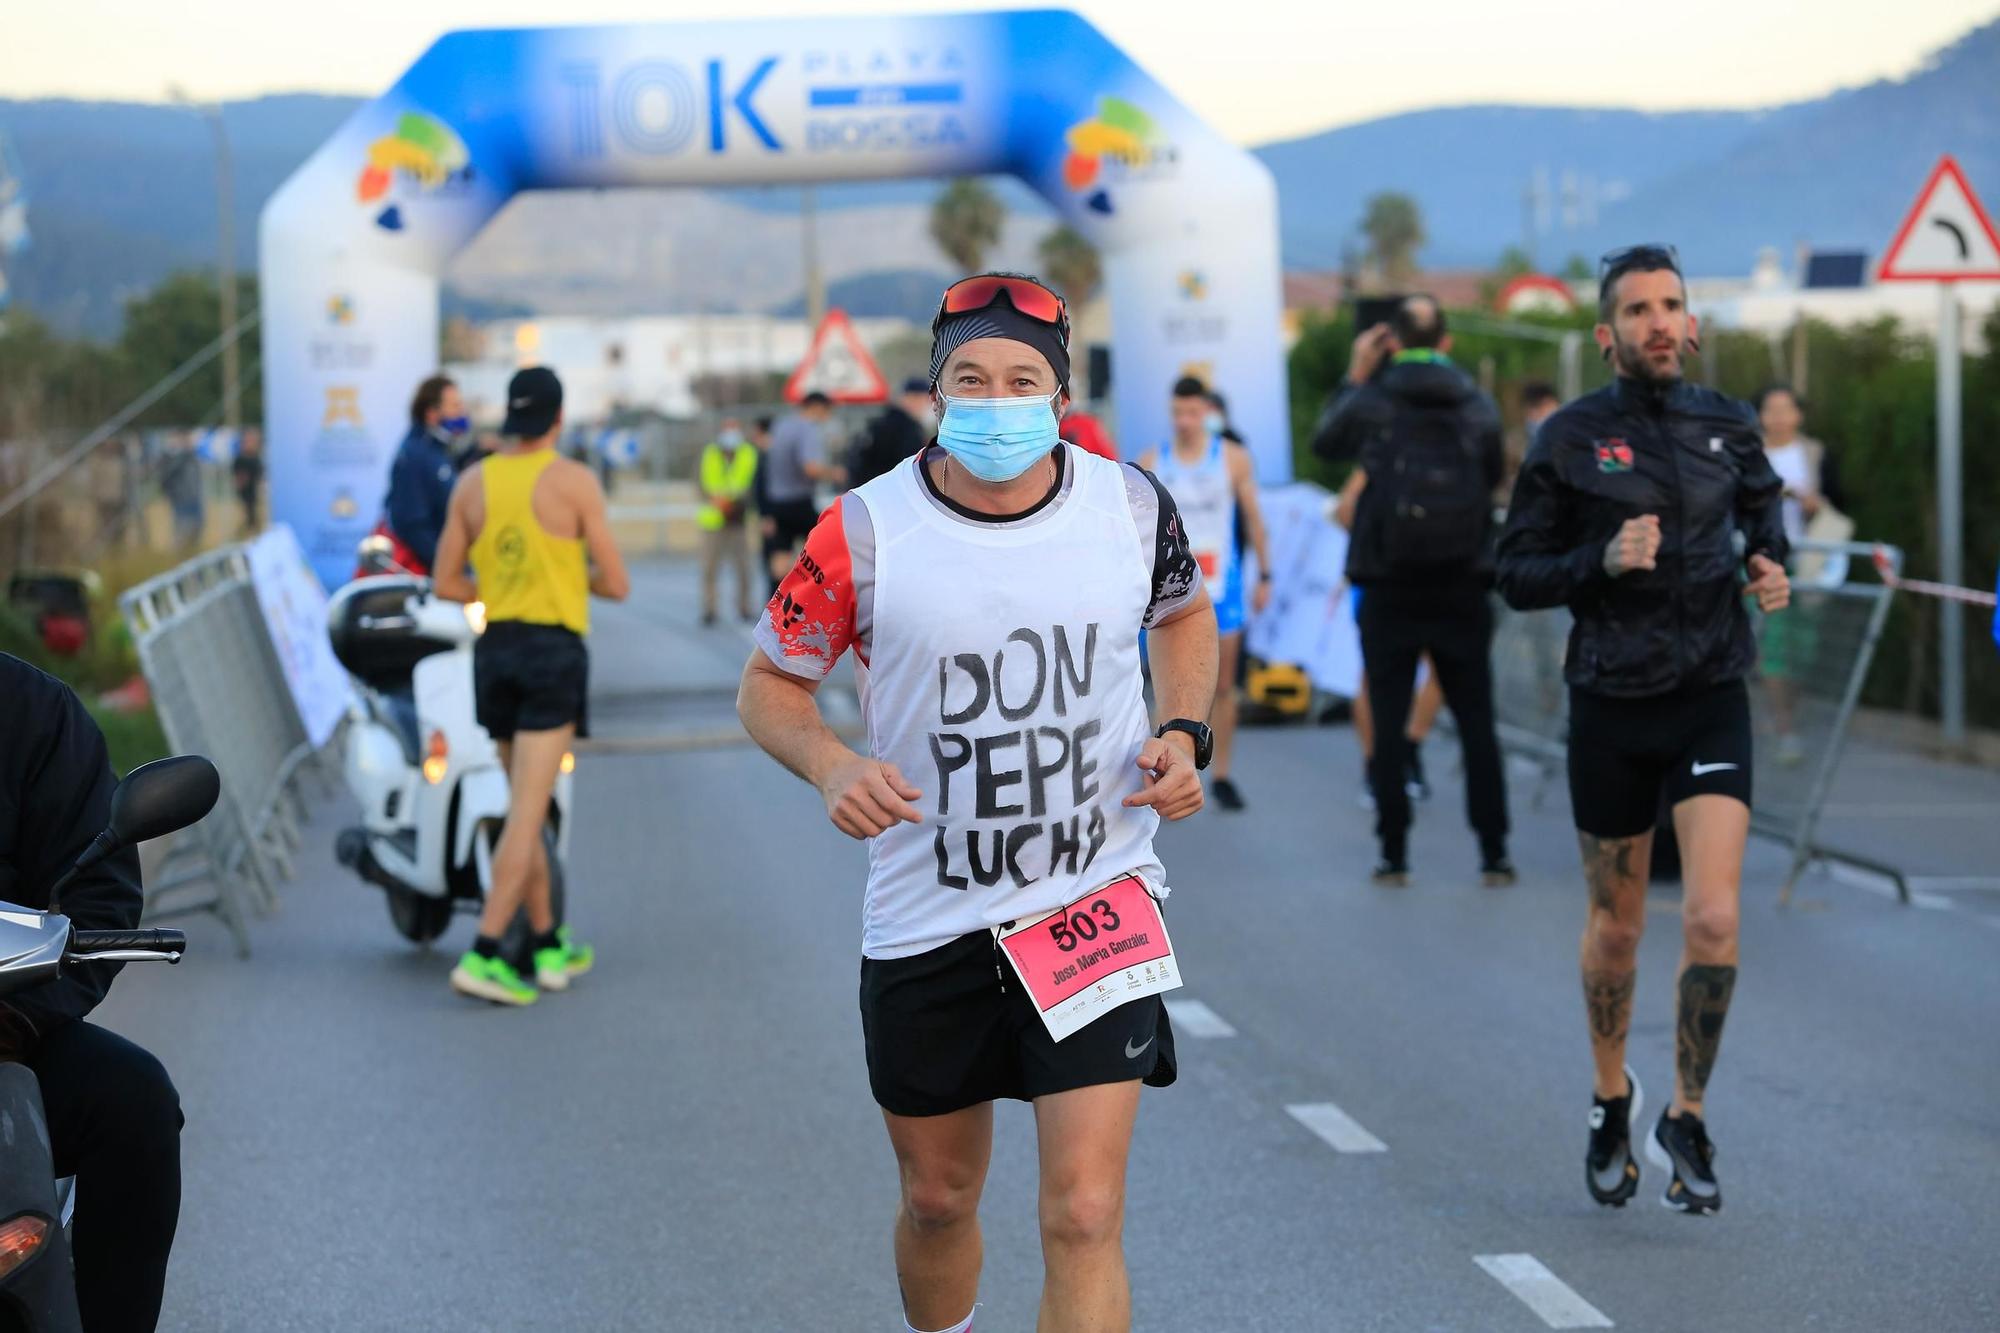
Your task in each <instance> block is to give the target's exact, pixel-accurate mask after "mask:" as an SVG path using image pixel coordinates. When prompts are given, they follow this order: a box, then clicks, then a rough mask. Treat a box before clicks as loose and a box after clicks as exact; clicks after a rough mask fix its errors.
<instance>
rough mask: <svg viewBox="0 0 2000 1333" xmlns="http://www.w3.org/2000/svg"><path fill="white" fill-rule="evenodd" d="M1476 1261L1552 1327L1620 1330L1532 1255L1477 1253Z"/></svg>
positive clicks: (1474, 1256) (1473, 1259) (1602, 1312)
mask: <svg viewBox="0 0 2000 1333" xmlns="http://www.w3.org/2000/svg"><path fill="white" fill-rule="evenodd" d="M1472 1262H1474V1263H1476V1264H1478V1265H1479V1266H1480V1267H1481V1268H1483V1269H1485V1270H1486V1271H1487V1272H1488V1273H1489V1274H1491V1275H1492V1277H1493V1280H1494V1281H1496V1282H1498V1283H1499V1284H1500V1285H1501V1286H1503V1287H1505V1288H1506V1289H1507V1290H1509V1291H1511V1292H1513V1293H1514V1295H1515V1297H1516V1298H1517V1299H1518V1300H1519V1301H1520V1302H1521V1304H1523V1305H1525V1306H1527V1307H1528V1308H1529V1309H1530V1310H1533V1311H1534V1312H1535V1313H1536V1314H1537V1315H1539V1316H1540V1317H1541V1320H1542V1322H1543V1323H1544V1324H1547V1325H1548V1326H1549V1327H1550V1328H1616V1327H1617V1325H1616V1324H1613V1323H1612V1322H1611V1320H1610V1319H1608V1318H1607V1317H1606V1316H1605V1314H1604V1311H1602V1310H1600V1309H1598V1308H1597V1307H1596V1306H1594V1305H1592V1304H1591V1303H1590V1302H1589V1301H1587V1300H1585V1299H1584V1298H1583V1297H1581V1296H1579V1295H1577V1294H1576V1292H1575V1291H1574V1290H1573V1289H1572V1288H1571V1287H1570V1285H1569V1284H1568V1283H1567V1282H1564V1281H1563V1280H1562V1279H1561V1278H1559V1277H1557V1276H1556V1275H1555V1274H1554V1273H1551V1272H1550V1271H1549V1270H1548V1267H1547V1266H1546V1265H1544V1264H1543V1263H1542V1261H1541V1260H1540V1259H1537V1258H1536V1257H1535V1256H1534V1255H1532V1254H1475V1255H1473V1256H1472Z"/></svg>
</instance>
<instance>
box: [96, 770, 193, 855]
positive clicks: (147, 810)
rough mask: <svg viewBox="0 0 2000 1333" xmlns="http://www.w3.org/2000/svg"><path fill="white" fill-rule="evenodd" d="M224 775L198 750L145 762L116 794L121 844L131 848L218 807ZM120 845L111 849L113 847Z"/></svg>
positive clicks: (114, 831)
mask: <svg viewBox="0 0 2000 1333" xmlns="http://www.w3.org/2000/svg"><path fill="white" fill-rule="evenodd" d="M221 794H222V777H221V775H220V774H218V773H217V772H216V771H215V765H214V764H211V763H210V762H208V760H206V759H204V758H203V757H202V756H200V755H198V754H183V755H175V756H174V757H173V758H171V759H156V760H154V761H153V762H152V763H150V764H142V765H140V766H139V767H138V768H135V769H133V770H132V771H131V772H130V773H127V774H126V775H125V780H124V781H123V782H121V783H119V784H118V790H116V791H114V792H112V793H111V827H110V829H109V830H108V831H109V832H110V834H111V836H112V837H113V838H114V839H115V840H116V841H115V843H114V848H115V847H129V846H131V845H132V844H134V843H139V842H145V841H146V840H147V839H149V838H157V837H160V836H161V835H163V834H167V833H172V832H173V831H174V830H176V829H183V828H186V827H187V826H188V825H190V824H193V823H196V822H197V821H199V820H200V819H201V818H202V817H203V816H205V815H206V814H208V812H209V811H210V810H213V809H214V808H215V800H216V797H218V796H220V795H221ZM114 848H107V849H106V850H107V851H110V850H113V849H114Z"/></svg>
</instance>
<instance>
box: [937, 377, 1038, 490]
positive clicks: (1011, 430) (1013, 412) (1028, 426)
mask: <svg viewBox="0 0 2000 1333" xmlns="http://www.w3.org/2000/svg"><path fill="white" fill-rule="evenodd" d="M1054 404H1055V395H1054V394H1039V395H1036V396H1035V397H1032V398H953V397H951V396H950V395H948V394H947V395H946V396H945V400H944V418H943V420H941V421H939V422H938V443H939V444H940V445H942V446H943V447H944V451H945V452H946V453H948V454H950V455H951V456H952V457H953V458H955V459H957V460H958V461H959V462H960V463H962V464H964V465H965V470H966V471H968V472H970V473H971V474H972V475H973V476H975V477H978V478H979V479H980V480H981V481H994V482H999V481H1012V480H1013V479H1014V478H1016V477H1018V476H1020V475H1021V474H1022V473H1023V472H1026V471H1027V470H1028V469H1029V468H1030V467H1032V466H1033V465H1034V462H1035V460H1036V459H1038V458H1042V457H1044V456H1046V455H1047V454H1048V453H1049V451H1050V450H1052V449H1054V448H1055V447H1056V426H1057V422H1056V414H1055V410H1054Z"/></svg>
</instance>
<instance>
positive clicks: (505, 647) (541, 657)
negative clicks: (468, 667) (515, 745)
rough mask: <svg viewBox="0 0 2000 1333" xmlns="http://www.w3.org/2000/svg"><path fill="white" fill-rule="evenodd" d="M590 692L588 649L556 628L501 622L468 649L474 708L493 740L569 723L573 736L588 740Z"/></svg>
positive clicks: (572, 635)
mask: <svg viewBox="0 0 2000 1333" xmlns="http://www.w3.org/2000/svg"><path fill="white" fill-rule="evenodd" d="M589 688H590V650H589V649H588V648H586V647H584V645H583V639H582V637H581V636H579V635H578V634H576V633H575V632H574V631H572V630H568V629H565V628H563V627H562V626H561V625H531V624H528V623H526V622H525V621H519V620H502V621H498V622H496V623H494V624H490V625H488V626H487V627H486V632H485V633H484V634H482V635H480V636H479V639H478V641H477V642H476V643H475V644H474V645H473V649H472V693H473V708H474V710H475V712H476V713H477V715H478V718H479V725H480V726H482V727H484V728H486V731H487V734H488V735H490V736H492V737H493V739H494V740H496V741H504V740H512V739H513V737H514V733H515V732H517V731H554V730H555V729H556V728H557V727H565V726H568V725H570V724H571V723H575V724H576V734H577V735H579V736H588V735H589V734H590V727H589V718H588V709H587V707H586V699H585V696H586V695H587V693H588V691H589Z"/></svg>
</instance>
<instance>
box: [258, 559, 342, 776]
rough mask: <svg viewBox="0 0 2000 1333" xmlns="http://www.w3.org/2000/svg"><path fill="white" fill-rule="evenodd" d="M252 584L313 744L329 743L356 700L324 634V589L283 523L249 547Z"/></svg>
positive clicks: (272, 641) (272, 643)
mask: <svg viewBox="0 0 2000 1333" xmlns="http://www.w3.org/2000/svg"><path fill="white" fill-rule="evenodd" d="M250 581H251V583H252V585H253V586H255V588H256V590H257V602H258V605H260V606H262V607H263V608H264V625H265V627H266V628H267V629H268V630H269V631H270V634H271V647H272V648H273V649H275V650H276V651H277V654H278V664H279V665H280V666H281V667H282V668H284V672H285V684H286V686H287V687H288V688H289V689H290V690H291V692H292V702H293V703H294V704H295V705H297V707H298V710H299V720H300V721H301V722H303V723H304V724H305V729H306V738H307V739H308V740H310V741H311V742H312V743H313V745H314V746H316V747H317V746H321V745H324V744H326V742H327V738H328V737H330V736H331V735H333V729H334V728H335V727H336V726H338V725H339V723H340V717H341V714H342V713H345V712H346V711H347V705H348V702H349V701H350V699H351V698H352V697H353V696H352V687H351V686H350V685H349V683H348V679H347V669H346V668H345V667H343V666H341V665H340V662H339V661H338V660H337V659H336V658H335V657H334V655H333V643H332V641H331V640H330V639H328V638H327V632H326V590H325V589H324V588H322V587H321V586H320V582H319V577H318V576H317V575H316V574H314V573H313V569H312V566H311V565H309V564H307V563H306V556H305V552H304V551H303V550H301V549H300V548H299V539H298V538H297V537H296V536H294V535H293V533H292V530H291V529H290V528H289V527H286V526H285V525H284V524H282V523H280V524H278V525H277V526H276V527H274V528H272V529H271V530H270V531H268V532H266V533H265V534H264V535H263V536H261V537H259V538H258V539H257V540H256V541H254V542H252V543H250Z"/></svg>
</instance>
